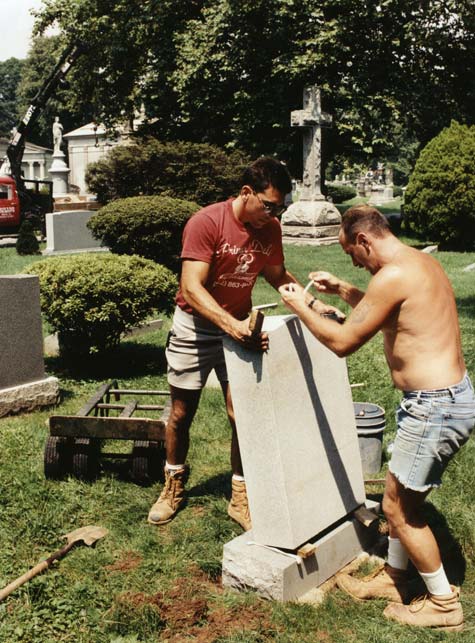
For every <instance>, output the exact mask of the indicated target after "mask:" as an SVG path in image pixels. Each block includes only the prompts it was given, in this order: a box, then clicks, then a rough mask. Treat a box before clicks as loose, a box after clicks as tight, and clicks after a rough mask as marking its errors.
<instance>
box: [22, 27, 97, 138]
mask: <svg viewBox="0 0 475 643" xmlns="http://www.w3.org/2000/svg"><path fill="white" fill-rule="evenodd" d="M65 49H66V41H65V39H64V38H63V37H61V36H48V37H46V36H37V37H36V38H34V39H33V43H32V45H31V47H30V50H29V52H28V57H27V58H26V59H25V60H24V61H23V68H22V75H21V81H20V83H19V85H18V97H17V104H16V113H17V118H22V117H23V116H24V114H25V112H26V110H27V108H28V106H29V105H30V103H31V101H32V99H33V98H34V97H35V95H36V94H37V92H38V91H39V90H40V89H41V88H42V86H43V83H44V82H45V80H46V78H47V77H48V76H49V75H50V74H51V72H52V71H53V69H54V68H55V65H56V64H57V62H58V60H59V58H60V56H61V55H62V53H63V51H64V50H65ZM73 72H74V67H73V68H72V70H71V73H70V75H68V76H67V82H66V84H65V85H63V86H61V85H58V87H57V88H56V91H55V92H54V93H53V95H52V96H51V97H50V98H49V99H48V101H47V102H46V104H45V106H44V108H43V109H42V111H41V114H40V115H39V117H38V120H37V121H36V123H35V125H34V126H33V127H32V128H31V130H30V131H29V132H28V139H29V140H33V141H35V143H38V144H40V145H44V146H46V147H52V143H53V136H52V133H51V127H52V124H53V122H54V117H55V116H59V117H60V121H61V124H62V125H63V127H64V131H65V132H67V131H69V130H72V129H75V128H76V127H79V126H81V125H84V124H85V123H86V122H89V121H90V120H92V118H93V110H92V107H91V105H90V104H89V103H88V102H87V101H82V100H78V96H77V92H76V85H75V82H74V74H73Z"/></svg>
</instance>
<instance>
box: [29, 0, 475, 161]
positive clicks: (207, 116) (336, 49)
mask: <svg viewBox="0 0 475 643" xmlns="http://www.w3.org/2000/svg"><path fill="white" fill-rule="evenodd" d="M54 21H57V23H58V24H59V25H60V27H61V30H62V33H63V35H64V37H65V38H67V39H74V38H77V37H80V38H83V39H84V40H86V41H87V42H88V43H89V45H90V53H89V56H88V57H87V58H86V59H85V60H83V61H82V63H80V71H78V73H77V74H76V75H75V79H76V81H77V98H76V100H80V101H81V100H82V101H86V102H89V103H91V104H92V105H94V111H95V113H96V114H97V115H98V116H100V117H101V119H102V120H103V121H104V122H105V123H106V124H113V123H114V122H117V121H118V120H120V119H122V118H123V117H124V114H125V115H129V116H130V115H131V114H132V113H133V111H134V110H136V109H138V108H139V107H140V105H141V104H142V103H144V104H145V107H146V110H147V114H148V115H149V116H150V117H151V119H152V118H153V119H155V121H154V123H151V124H150V127H151V129H152V131H153V130H154V131H155V132H158V133H159V138H160V139H161V140H164V139H166V140H177V139H182V140H190V141H200V142H210V143H215V144H217V145H219V146H227V147H230V148H233V147H238V148H240V149H244V150H246V151H247V152H248V153H250V154H252V155H255V154H256V153H269V152H271V153H276V154H278V155H279V156H281V158H283V159H286V160H292V157H293V161H294V163H297V162H298V159H299V157H300V134H299V133H298V132H296V131H295V130H292V129H291V128H290V126H289V112H290V111H291V110H292V109H297V108H301V100H302V89H303V87H304V86H305V85H308V84H314V83H317V84H318V85H319V86H321V87H322V89H323V94H324V99H325V105H324V106H325V107H326V109H327V111H330V112H332V113H333V114H334V121H335V126H334V128H333V130H332V131H331V132H329V133H327V147H330V149H331V150H332V153H336V152H338V153H343V154H345V155H347V156H352V157H360V158H362V159H364V158H369V157H374V156H380V157H386V158H391V157H393V158H396V156H397V154H398V149H399V146H398V137H400V136H401V135H403V136H408V138H409V140H412V138H414V137H415V139H416V140H420V141H422V142H427V141H428V140H430V139H431V138H432V137H433V136H434V135H435V134H436V133H437V132H438V131H440V129H441V128H442V127H444V126H445V125H447V124H448V123H449V121H450V118H452V117H456V118H457V119H458V120H460V121H461V122H467V123H469V122H472V119H473V114H475V35H474V34H475V5H474V3H473V2H472V0H422V1H421V0H383V1H381V2H378V3H376V2H367V0H241V1H240V2H235V1H234V0H187V2H181V3H179V2H176V0H145V1H142V0H141V1H140V2H139V0H45V8H44V10H43V11H42V12H41V13H40V19H39V21H38V29H39V30H41V29H42V28H44V27H46V26H47V25H49V24H51V23H53V22H54Z"/></svg>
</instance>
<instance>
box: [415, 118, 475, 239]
mask: <svg viewBox="0 0 475 643" xmlns="http://www.w3.org/2000/svg"><path fill="white" fill-rule="evenodd" d="M474 166H475V126H474V125H472V126H471V127H468V126H466V125H460V124H459V123H456V122H453V123H452V124H451V125H450V127H448V128H446V129H444V130H443V131H442V132H441V133H440V134H439V135H438V136H436V137H435V138H434V139H433V140H432V141H430V142H429V143H428V144H427V145H426V147H425V148H424V149H423V150H422V152H421V154H420V156H419V158H418V160H417V163H416V166H415V168H414V172H413V173H412V175H411V179H410V181H409V185H408V186H407V190H406V194H405V205H404V221H405V225H406V226H408V227H409V228H410V229H412V230H414V231H415V232H417V233H419V234H422V235H425V236H426V238H430V239H433V240H434V241H439V242H440V243H441V245H442V246H443V247H446V248H453V249H459V250H460V249H461V250H468V249H473V248H474V247H475V175H474V172H473V168H474Z"/></svg>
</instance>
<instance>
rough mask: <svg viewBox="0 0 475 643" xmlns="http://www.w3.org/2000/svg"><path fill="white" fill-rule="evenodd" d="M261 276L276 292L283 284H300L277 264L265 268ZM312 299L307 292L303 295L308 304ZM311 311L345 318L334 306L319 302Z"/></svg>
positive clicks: (283, 267)
mask: <svg viewBox="0 0 475 643" xmlns="http://www.w3.org/2000/svg"><path fill="white" fill-rule="evenodd" d="M262 274H263V275H264V277H265V279H266V280H267V281H268V283H270V285H271V286H273V287H274V288H275V289H276V290H278V289H279V288H280V287H281V286H283V285H285V284H298V285H301V284H300V282H299V281H298V280H297V279H296V278H295V277H294V275H293V274H292V273H291V272H289V271H288V270H287V269H286V268H285V266H284V265H283V264H279V265H277V266H265V268H264V269H263V271H262ZM312 299H314V296H313V295H312V294H311V293H309V292H307V293H306V294H305V302H306V303H307V304H308V303H309V302H310V301H311V300H312ZM313 309H314V310H315V311H317V312H319V313H330V312H336V313H337V314H338V316H339V317H341V318H342V319H344V318H345V315H344V314H343V313H342V312H341V311H340V310H338V308H335V306H329V305H328V304H324V303H323V302H322V301H319V300H317V301H316V302H315V304H314V305H313Z"/></svg>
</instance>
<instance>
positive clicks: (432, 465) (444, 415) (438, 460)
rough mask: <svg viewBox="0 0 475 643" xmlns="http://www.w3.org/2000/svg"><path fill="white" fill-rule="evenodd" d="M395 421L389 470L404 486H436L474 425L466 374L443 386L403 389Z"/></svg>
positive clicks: (474, 404)
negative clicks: (430, 388)
mask: <svg viewBox="0 0 475 643" xmlns="http://www.w3.org/2000/svg"><path fill="white" fill-rule="evenodd" d="M396 421H397V433H396V439H395V441H394V447H393V452H392V456H391V461H390V463H389V470H390V471H391V473H392V474H393V475H394V476H395V477H396V478H397V479H398V480H399V482H400V483H401V484H402V485H403V486H404V487H406V488H407V489H412V490H414V491H420V492H425V491H428V490H429V489H431V488H433V487H439V486H440V485H441V478H442V474H443V472H444V471H445V468H446V467H447V465H448V463H449V462H450V460H451V458H452V457H453V456H454V455H455V454H456V453H457V451H458V450H459V449H460V447H461V446H463V445H464V444H465V442H466V441H467V440H468V438H469V437H470V433H471V432H472V430H473V427H474V425H475V394H474V391H473V386H472V383H471V381H470V378H469V376H468V374H466V375H465V377H464V378H463V380H462V381H461V382H460V384H456V385H455V386H449V387H448V388H446V389H437V390H432V391H404V396H403V398H402V400H401V403H400V405H399V407H398V409H397V411H396Z"/></svg>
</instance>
